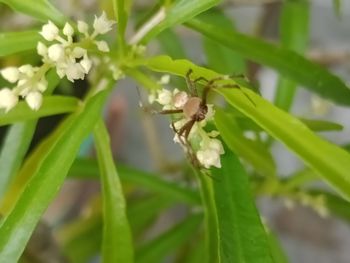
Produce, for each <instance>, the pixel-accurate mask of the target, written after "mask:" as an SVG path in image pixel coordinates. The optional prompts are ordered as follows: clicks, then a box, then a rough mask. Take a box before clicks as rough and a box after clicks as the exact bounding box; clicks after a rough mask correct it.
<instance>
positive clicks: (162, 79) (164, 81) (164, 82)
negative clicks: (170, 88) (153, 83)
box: [158, 74, 170, 85]
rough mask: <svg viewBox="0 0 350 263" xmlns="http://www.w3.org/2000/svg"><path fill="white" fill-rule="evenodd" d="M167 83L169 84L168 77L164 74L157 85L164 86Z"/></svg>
mask: <svg viewBox="0 0 350 263" xmlns="http://www.w3.org/2000/svg"><path fill="white" fill-rule="evenodd" d="M169 82H170V75H169V74H165V75H163V76H162V77H161V78H160V80H159V81H158V84H160V85H166V84H169Z"/></svg>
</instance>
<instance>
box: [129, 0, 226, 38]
mask: <svg viewBox="0 0 350 263" xmlns="http://www.w3.org/2000/svg"><path fill="white" fill-rule="evenodd" d="M219 2H220V0H192V1H188V0H176V1H174V3H173V4H172V5H171V6H170V7H169V8H168V9H165V7H161V8H160V9H159V11H158V12H157V13H156V14H155V15H154V16H153V17H152V18H151V19H150V20H149V21H147V22H145V23H144V25H143V27H141V28H140V30H139V31H138V33H136V35H135V37H134V40H133V42H141V43H145V42H148V41H149V40H151V39H152V38H154V37H155V36H156V35H158V34H159V33H160V32H162V31H163V30H164V29H166V28H169V27H172V26H175V25H178V24H181V23H184V22H185V21H188V20H189V19H191V18H193V17H195V16H196V15H198V14H200V13H202V12H204V11H205V10H208V9H209V8H211V7H213V6H215V5H216V4H218V3H219Z"/></svg>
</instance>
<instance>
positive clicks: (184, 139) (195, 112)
mask: <svg viewBox="0 0 350 263" xmlns="http://www.w3.org/2000/svg"><path fill="white" fill-rule="evenodd" d="M192 73H193V70H192V69H189V70H188V72H187V74H186V83H187V87H188V89H189V93H190V97H189V98H188V100H187V101H186V103H185V104H184V105H183V106H182V108H180V109H171V110H162V111H158V112H157V113H159V114H176V113H183V114H184V116H185V117H186V119H188V121H187V122H186V123H185V124H184V125H183V126H182V127H181V128H180V129H176V128H175V125H174V122H172V123H171V127H172V129H173V130H174V132H175V133H176V134H177V136H178V138H179V140H180V142H181V144H182V145H183V146H184V147H185V148H186V150H187V153H188V155H189V156H190V159H191V160H192V164H194V166H196V167H198V166H200V164H199V161H198V159H197V157H196V155H195V153H194V152H193V150H192V147H191V144H190V142H189V140H188V137H189V135H190V132H191V130H192V128H193V126H194V124H195V123H196V122H200V121H202V120H204V119H205V118H206V116H207V113H208V105H207V97H208V94H209V91H210V90H211V89H214V88H238V89H241V87H240V86H239V85H237V84H222V85H220V84H216V82H217V81H220V80H225V79H226V77H223V76H220V77H216V78H213V79H210V80H208V79H206V78H204V77H199V78H196V79H194V80H191V74H192ZM199 81H202V82H205V83H206V84H205V85H204V87H203V92H202V96H200V95H199V94H198V90H197V87H196V84H197V83H198V82H199ZM243 93H244V92H243ZM244 95H245V96H246V97H247V98H248V99H249V100H250V101H251V102H252V104H253V105H254V106H255V103H254V102H253V101H252V99H251V98H250V97H248V95H247V94H245V93H244ZM175 99H176V97H175Z"/></svg>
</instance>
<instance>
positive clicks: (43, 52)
mask: <svg viewBox="0 0 350 263" xmlns="http://www.w3.org/2000/svg"><path fill="white" fill-rule="evenodd" d="M36 51H37V52H38V54H39V55H40V56H42V57H46V56H47V47H46V46H45V45H44V44H43V43H42V42H40V41H39V42H38V45H37V46H36Z"/></svg>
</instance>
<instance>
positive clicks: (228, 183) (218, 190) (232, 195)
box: [213, 150, 273, 263]
mask: <svg viewBox="0 0 350 263" xmlns="http://www.w3.org/2000/svg"><path fill="white" fill-rule="evenodd" d="M221 162H222V168H221V169H213V176H215V178H218V180H216V181H213V187H214V196H215V204H216V210H217V217H218V235H219V253H220V262H246V263H250V262H251V263H259V262H261V263H268V262H273V260H272V258H271V252H270V249H269V245H268V242H267V236H266V233H265V230H264V227H263V225H262V223H261V221H260V217H259V214H258V212H257V209H256V207H255V203H254V200H253V198H252V195H251V193H250V186H249V181H248V175H247V174H246V172H245V171H244V169H243V167H242V165H241V164H240V162H239V160H238V158H237V157H236V156H235V155H234V154H233V153H232V152H230V151H229V150H226V153H225V155H224V156H223V157H222V158H221Z"/></svg>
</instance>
